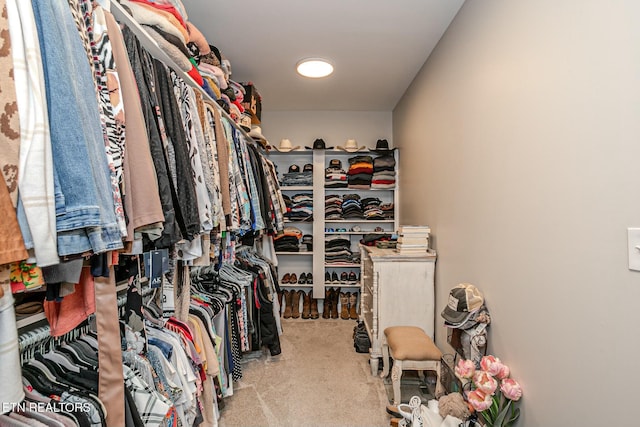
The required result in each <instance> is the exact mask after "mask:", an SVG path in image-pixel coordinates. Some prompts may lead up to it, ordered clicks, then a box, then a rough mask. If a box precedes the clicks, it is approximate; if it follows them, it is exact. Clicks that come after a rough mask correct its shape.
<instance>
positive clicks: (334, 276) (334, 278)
mask: <svg viewBox="0 0 640 427" xmlns="http://www.w3.org/2000/svg"><path fill="white" fill-rule="evenodd" d="M331 282H333V283H340V280H338V273H336V272H335V271H334V272H333V273H331Z"/></svg>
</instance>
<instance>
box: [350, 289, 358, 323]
mask: <svg viewBox="0 0 640 427" xmlns="http://www.w3.org/2000/svg"><path fill="white" fill-rule="evenodd" d="M357 305H358V294H357V293H356V292H353V293H352V294H351V296H350V297H349V319H352V320H358V311H357V310H356V306H357Z"/></svg>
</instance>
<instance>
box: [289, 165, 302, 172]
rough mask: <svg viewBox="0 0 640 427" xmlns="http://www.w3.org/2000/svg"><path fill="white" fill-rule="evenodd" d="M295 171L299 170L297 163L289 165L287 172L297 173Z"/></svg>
mask: <svg viewBox="0 0 640 427" xmlns="http://www.w3.org/2000/svg"><path fill="white" fill-rule="evenodd" d="M297 172H300V166H298V165H291V166H289V173H297Z"/></svg>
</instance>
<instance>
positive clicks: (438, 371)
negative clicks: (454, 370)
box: [435, 362, 445, 399]
mask: <svg viewBox="0 0 640 427" xmlns="http://www.w3.org/2000/svg"><path fill="white" fill-rule="evenodd" d="M441 367H442V362H437V363H436V391H435V394H436V399H439V398H440V396H444V395H445V390H444V387H443V386H442V382H440V374H441Z"/></svg>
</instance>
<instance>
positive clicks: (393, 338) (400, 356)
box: [381, 326, 444, 405]
mask: <svg viewBox="0 0 640 427" xmlns="http://www.w3.org/2000/svg"><path fill="white" fill-rule="evenodd" d="M389 356H391V358H392V359H393V368H392V369H391V381H392V383H393V403H394V404H395V405H397V404H399V403H400V380H401V378H402V372H403V371H406V370H412V371H418V372H419V374H420V377H421V378H422V379H424V371H435V372H436V391H435V397H436V398H438V397H440V396H441V395H443V394H444V387H443V386H442V384H441V383H440V363H441V362H440V361H441V359H442V352H441V351H440V349H439V348H438V347H436V345H435V344H434V343H433V341H432V340H431V338H429V336H428V335H427V334H426V333H425V332H424V331H423V330H422V329H421V328H418V327H416V326H391V327H388V328H386V329H385V330H384V341H383V343H382V358H383V363H384V368H383V370H382V374H381V377H382V378H385V377H386V376H387V375H388V374H389V364H390V363H389V362H390V360H389Z"/></svg>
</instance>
